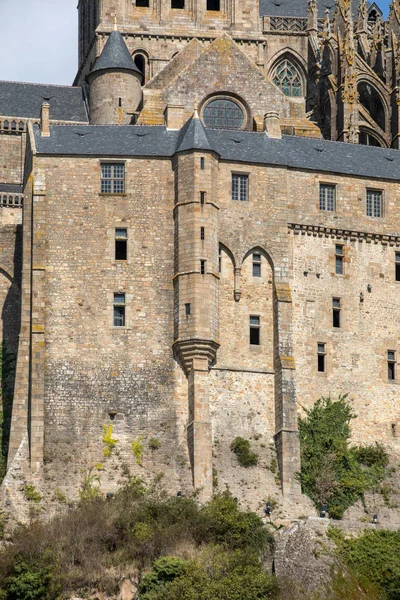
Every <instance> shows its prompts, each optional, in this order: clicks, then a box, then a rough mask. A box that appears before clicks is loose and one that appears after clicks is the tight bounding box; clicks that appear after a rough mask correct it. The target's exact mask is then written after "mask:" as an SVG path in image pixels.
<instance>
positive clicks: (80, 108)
mask: <svg viewBox="0 0 400 600" xmlns="http://www.w3.org/2000/svg"><path fill="white" fill-rule="evenodd" d="M45 100H47V101H48V102H49V103H50V118H51V119H54V120H56V121H77V122H82V123H87V122H88V116H87V112H86V106H85V102H84V99H83V93H82V88H80V87H68V86H61V85H43V84H38V83H17V82H14V81H0V115H3V116H9V117H17V118H21V119H39V117H40V109H41V106H42V104H43V102H44V101H45Z"/></svg>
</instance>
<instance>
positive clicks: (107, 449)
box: [102, 424, 118, 458]
mask: <svg viewBox="0 0 400 600" xmlns="http://www.w3.org/2000/svg"><path fill="white" fill-rule="evenodd" d="M113 430H114V428H113V426H112V424H110V425H108V424H105V425H103V436H102V440H103V444H105V446H104V450H103V454H104V456H105V457H106V458H108V457H110V456H111V453H112V451H113V450H114V448H115V446H116V444H117V441H118V440H116V439H114V438H113V436H112V434H113Z"/></svg>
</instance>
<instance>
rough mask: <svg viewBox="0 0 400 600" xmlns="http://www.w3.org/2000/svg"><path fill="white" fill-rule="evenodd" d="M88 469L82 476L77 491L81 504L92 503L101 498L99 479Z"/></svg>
mask: <svg viewBox="0 0 400 600" xmlns="http://www.w3.org/2000/svg"><path fill="white" fill-rule="evenodd" d="M92 471H93V469H89V470H88V471H86V472H85V473H84V475H83V481H82V484H81V488H80V490H79V500H80V501H81V502H93V501H94V500H98V499H99V498H101V496H102V494H101V491H100V477H99V476H98V475H96V474H94V473H92Z"/></svg>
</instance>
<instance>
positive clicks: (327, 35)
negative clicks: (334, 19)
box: [324, 8, 332, 40]
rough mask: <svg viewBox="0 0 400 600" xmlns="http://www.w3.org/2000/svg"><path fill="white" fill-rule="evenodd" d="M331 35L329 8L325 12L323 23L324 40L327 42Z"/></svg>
mask: <svg viewBox="0 0 400 600" xmlns="http://www.w3.org/2000/svg"><path fill="white" fill-rule="evenodd" d="M331 35H332V28H331V15H330V10H329V8H327V9H326V10H325V22H324V38H325V39H326V40H329V39H330V37H331Z"/></svg>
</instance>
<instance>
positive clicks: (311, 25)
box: [307, 0, 318, 33]
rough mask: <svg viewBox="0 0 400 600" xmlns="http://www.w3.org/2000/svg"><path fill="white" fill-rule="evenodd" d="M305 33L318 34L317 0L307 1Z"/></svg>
mask: <svg viewBox="0 0 400 600" xmlns="http://www.w3.org/2000/svg"><path fill="white" fill-rule="evenodd" d="M307 18H308V23H307V31H313V32H315V33H318V6H317V0H308V10H307Z"/></svg>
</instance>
